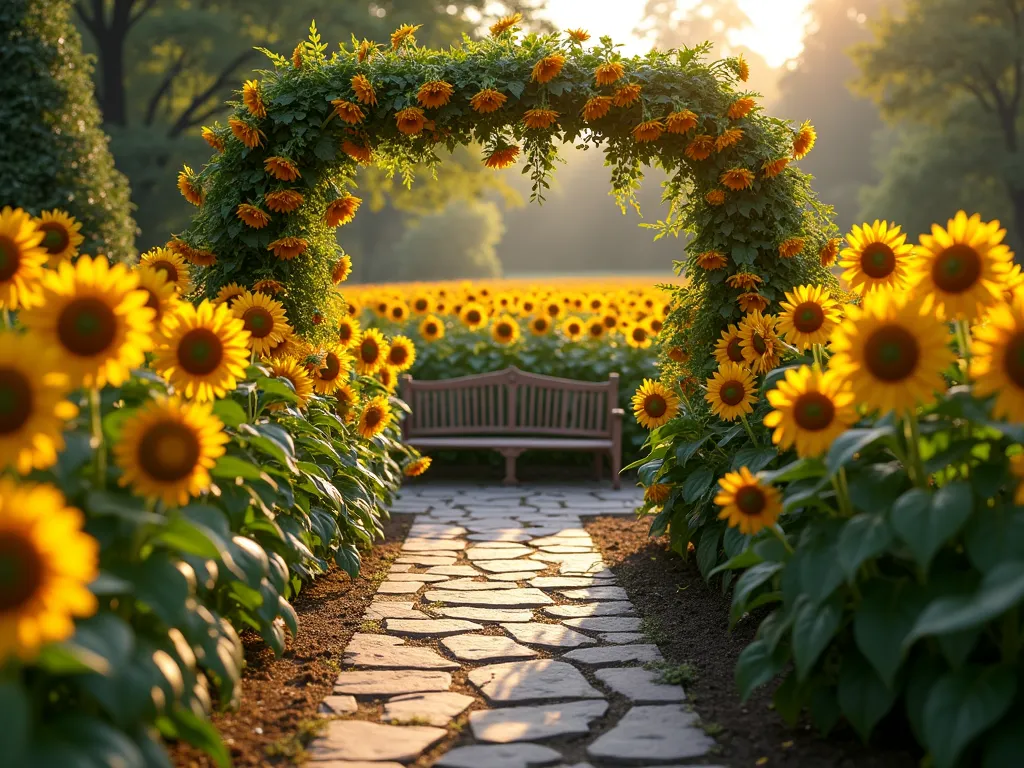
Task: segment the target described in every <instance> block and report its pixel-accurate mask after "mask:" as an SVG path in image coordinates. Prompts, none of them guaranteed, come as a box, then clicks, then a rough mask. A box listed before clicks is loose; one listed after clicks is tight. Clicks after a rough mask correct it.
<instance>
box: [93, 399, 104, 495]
mask: <svg viewBox="0 0 1024 768" xmlns="http://www.w3.org/2000/svg"><path fill="white" fill-rule="evenodd" d="M89 411H90V415H91V416H92V442H93V450H95V451H96V487H98V488H99V489H100V490H103V489H104V488H106V487H107V446H106V443H105V441H104V439H103V410H102V404H101V401H100V389H99V387H93V388H92V389H90V390H89Z"/></svg>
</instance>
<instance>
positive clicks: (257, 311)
mask: <svg viewBox="0 0 1024 768" xmlns="http://www.w3.org/2000/svg"><path fill="white" fill-rule="evenodd" d="M231 311H232V312H233V313H234V315H235V317H237V318H238V319H240V320H241V321H242V325H243V328H244V329H245V330H246V331H248V332H249V347H250V348H251V349H252V350H254V351H255V352H256V354H258V355H263V354H267V353H269V352H270V351H271V350H273V349H275V348H276V347H277V346H278V345H279V344H280V343H281V342H282V341H284V340H285V338H286V337H288V336H290V335H291V331H292V329H291V326H290V325H289V324H288V319H287V317H286V316H285V312H284V305H283V304H281V302H279V301H277V300H275V299H272V298H271V297H270V296H268V295H266V294H265V293H260V292H256V293H252V292H249V291H246V292H245V293H244V294H242V295H241V296H240V297H238V298H237V299H235V302H234V303H233V304H232V305H231Z"/></svg>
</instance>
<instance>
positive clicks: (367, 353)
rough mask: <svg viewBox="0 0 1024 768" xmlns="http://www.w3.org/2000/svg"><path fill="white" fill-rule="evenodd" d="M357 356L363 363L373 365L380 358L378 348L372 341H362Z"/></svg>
mask: <svg viewBox="0 0 1024 768" xmlns="http://www.w3.org/2000/svg"><path fill="white" fill-rule="evenodd" d="M359 356H360V357H362V359H363V362H364V363H375V362H377V358H378V357H379V356H380V347H378V346H377V342H376V341H374V340H373V339H363V343H362V344H360V345H359Z"/></svg>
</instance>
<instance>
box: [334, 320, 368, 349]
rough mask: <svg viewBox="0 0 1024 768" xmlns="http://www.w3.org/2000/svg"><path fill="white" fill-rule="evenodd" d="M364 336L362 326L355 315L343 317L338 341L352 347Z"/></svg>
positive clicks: (339, 326) (339, 325) (349, 347)
mask: <svg viewBox="0 0 1024 768" xmlns="http://www.w3.org/2000/svg"><path fill="white" fill-rule="evenodd" d="M362 336H363V329H362V326H361V325H360V324H359V321H358V320H356V319H355V318H354V317H343V318H342V319H341V320H340V321H339V322H338V341H340V342H341V343H342V344H343V345H344V346H345V347H346V348H348V349H352V347H354V346H355V345H356V344H358V343H359V340H360V339H361V338H362Z"/></svg>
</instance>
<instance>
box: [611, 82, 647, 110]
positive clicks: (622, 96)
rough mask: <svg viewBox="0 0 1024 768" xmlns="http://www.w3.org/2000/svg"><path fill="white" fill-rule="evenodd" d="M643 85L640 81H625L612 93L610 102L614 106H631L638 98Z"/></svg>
mask: <svg viewBox="0 0 1024 768" xmlns="http://www.w3.org/2000/svg"><path fill="white" fill-rule="evenodd" d="M642 90H643V86H642V85H640V83H627V84H626V85H622V86H619V87H618V88H617V89H615V93H613V94H612V104H614V105H615V106H616V107H631V106H633V105H634V104H635V103H636V102H637V101H638V100H639V99H640V92H641V91H642Z"/></svg>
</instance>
